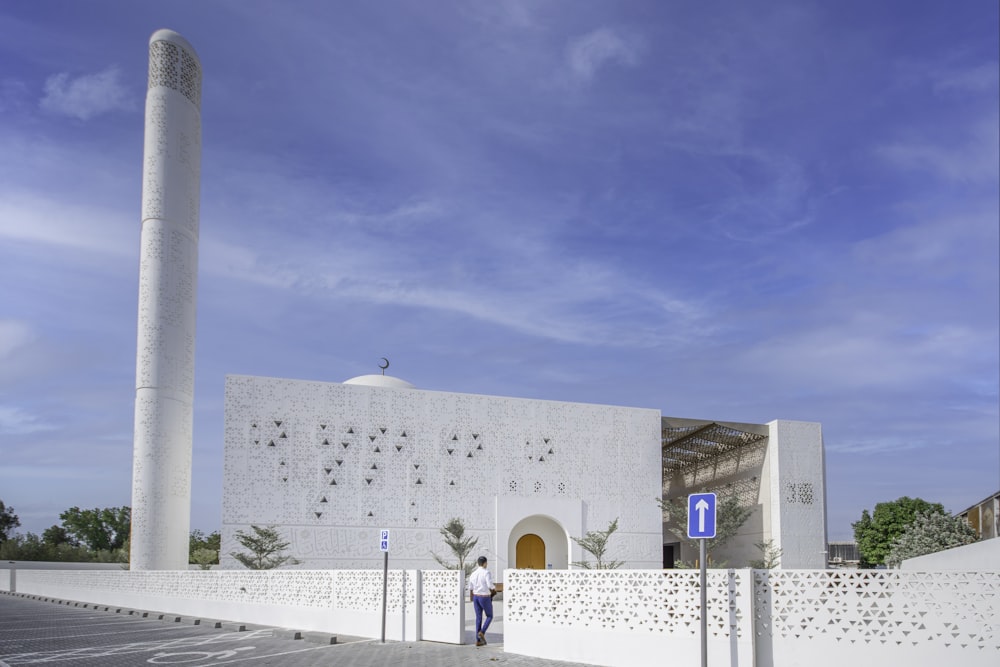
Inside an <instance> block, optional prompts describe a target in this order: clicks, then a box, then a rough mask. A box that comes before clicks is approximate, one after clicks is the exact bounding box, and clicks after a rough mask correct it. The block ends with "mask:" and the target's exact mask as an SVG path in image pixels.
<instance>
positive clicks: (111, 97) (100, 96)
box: [40, 66, 136, 120]
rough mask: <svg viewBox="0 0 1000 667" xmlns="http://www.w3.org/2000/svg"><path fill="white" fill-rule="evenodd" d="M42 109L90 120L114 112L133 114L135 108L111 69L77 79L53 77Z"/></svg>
mask: <svg viewBox="0 0 1000 667" xmlns="http://www.w3.org/2000/svg"><path fill="white" fill-rule="evenodd" d="M40 106H41V108H42V110H43V111H48V112H49V113H54V114H58V115H61V116H70V117H73V118H78V119H80V120H89V119H91V118H93V117H94V116H99V115H101V114H105V113H109V112H112V111H131V110H132V109H134V108H135V106H136V105H135V101H134V99H133V98H132V96H131V95H129V93H128V90H127V89H126V88H125V86H124V85H123V84H122V82H121V81H120V72H119V70H118V68H117V67H114V66H112V67H108V68H107V69H105V70H103V71H101V72H97V73H96V74H84V75H81V76H78V77H76V78H75V79H74V78H72V77H71V76H70V75H69V74H68V73H66V72H61V73H59V74H54V75H52V76H50V77H49V78H48V79H47V80H46V81H45V96H44V97H43V98H42V100H41V102H40Z"/></svg>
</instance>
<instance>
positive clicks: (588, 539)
mask: <svg viewBox="0 0 1000 667" xmlns="http://www.w3.org/2000/svg"><path fill="white" fill-rule="evenodd" d="M616 530H618V517H615V520H614V521H612V522H611V523H609V524H608V527H607V528H606V529H604V530H588V531H587V534H586V535H584V536H583V537H571V538H570V539H571V540H573V541H574V542H576V543H577V544H579V545H580V548H581V549H583V550H584V551H586V552H587V553H589V554H590V555H591V556H593V557H594V560H595V561H596V562H595V563H594V564H591V563H589V562H588V561H576V562H574V563H573V565H577V566H579V567H582V568H583V569H585V570H617V569H618V568H620V567H621V566H622V565H624V564H625V561H623V560H609V561H605V560H604V554H605V553H606V552H607V550H608V540H609V539H611V535H612V534H613V533H614V532H615V531H616Z"/></svg>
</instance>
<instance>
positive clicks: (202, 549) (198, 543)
mask: <svg viewBox="0 0 1000 667" xmlns="http://www.w3.org/2000/svg"><path fill="white" fill-rule="evenodd" d="M221 550H222V535H220V534H219V532H218V531H215V532H214V533H211V534H210V535H208V536H207V537H206V536H205V533H204V532H202V531H200V530H198V529H197V528H196V529H195V530H192V531H191V535H190V538H189V540H188V562H189V563H197V564H198V565H201V566H202V569H203V570H207V569H209V568H208V567H206V566H209V565H217V564H218V562H219V551H221ZM209 554H214V555H212V556H211V557H210V556H209Z"/></svg>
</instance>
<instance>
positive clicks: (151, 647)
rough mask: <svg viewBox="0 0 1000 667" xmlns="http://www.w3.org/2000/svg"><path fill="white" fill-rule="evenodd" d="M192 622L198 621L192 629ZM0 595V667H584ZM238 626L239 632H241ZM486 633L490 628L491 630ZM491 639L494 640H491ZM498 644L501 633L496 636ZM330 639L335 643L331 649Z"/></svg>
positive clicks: (496, 648)
mask: <svg viewBox="0 0 1000 667" xmlns="http://www.w3.org/2000/svg"><path fill="white" fill-rule="evenodd" d="M196 622H197V623H196ZM217 625H220V623H218V622H216V621H214V620H212V619H195V618H185V617H178V616H176V615H162V614H159V613H157V612H150V611H144V610H132V609H119V608H116V607H105V606H95V605H90V604H86V605H85V604H84V603H79V602H67V601H63V600H52V599H48V600H46V599H41V598H35V597H29V596H22V595H20V594H10V593H2V592H0V667H13V666H14V665H41V664H45V665H72V666H74V667H76V666H81V667H89V666H93V667H138V666H139V665H143V666H145V665H188V666H190V667H209V666H214V665H250V666H258V665H259V666H261V667H263V666H265V665H266V666H269V667H308V666H311V665H324V666H328V667H381V666H382V665H407V666H413V667H470V666H473V665H514V666H517V667H582V666H581V665H580V663H570V662H559V661H552V660H542V659H539V658H531V657H526V656H520V655H514V654H510V653H505V652H504V650H503V645H502V644H499V643H496V642H492V641H491V643H490V644H489V645H487V646H484V647H476V646H475V645H465V646H457V645H453V644H437V643H433V642H392V641H387V642H386V643H384V644H383V643H381V642H380V641H379V640H377V639H376V640H371V639H361V638H358V637H344V636H337V637H336V639H334V637H333V636H331V635H328V634H325V635H324V634H318V633H315V634H313V633H307V634H305V636H304V637H302V638H296V637H297V636H298V635H299V634H300V633H296V632H295V631H294V630H289V629H282V628H272V627H260V626H240V625H238V624H234V623H221V627H216V626H217ZM241 627H242V629H241ZM491 630H492V628H491ZM490 639H492V638H490ZM501 639H502V635H501ZM333 641H336V642H337V643H331V642H333Z"/></svg>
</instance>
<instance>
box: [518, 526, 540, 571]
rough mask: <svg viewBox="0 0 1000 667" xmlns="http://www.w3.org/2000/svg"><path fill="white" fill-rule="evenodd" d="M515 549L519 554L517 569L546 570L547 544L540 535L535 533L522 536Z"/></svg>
mask: <svg viewBox="0 0 1000 667" xmlns="http://www.w3.org/2000/svg"><path fill="white" fill-rule="evenodd" d="M515 549H516V552H517V563H516V564H515V567H518V568H524V569H528V570H544V569H545V542H544V541H542V538H540V537H539V536H538V535H535V534H534V533H528V534H526V535H522V536H521V539H519V540H518V541H517V546H516V547H515Z"/></svg>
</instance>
